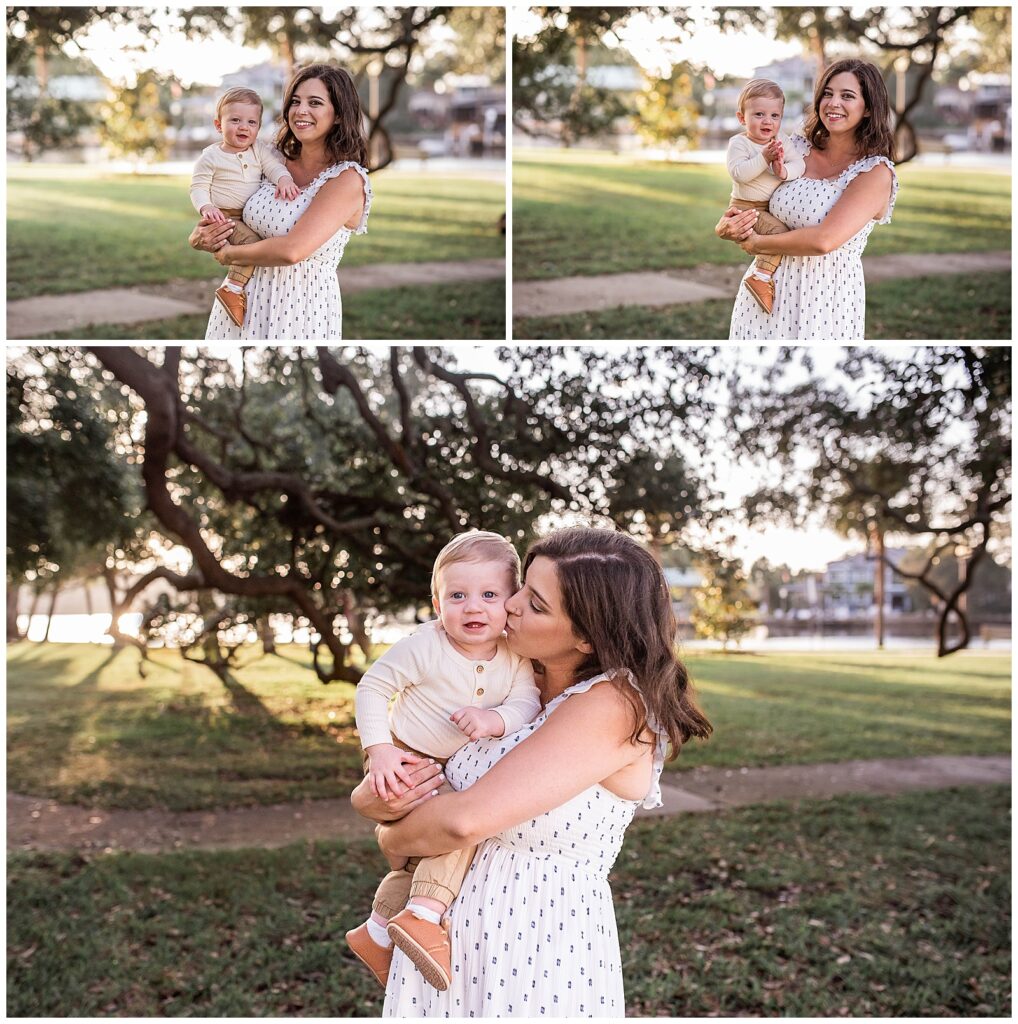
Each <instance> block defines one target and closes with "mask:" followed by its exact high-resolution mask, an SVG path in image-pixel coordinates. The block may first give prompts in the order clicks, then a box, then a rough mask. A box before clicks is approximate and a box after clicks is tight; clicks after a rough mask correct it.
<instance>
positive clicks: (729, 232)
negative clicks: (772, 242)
mask: <svg viewBox="0 0 1018 1024" xmlns="http://www.w3.org/2000/svg"><path fill="white" fill-rule="evenodd" d="M757 216H758V213H757V211H756V210H736V209H735V208H734V207H729V208H728V209H727V210H725V212H724V213H723V214H721V220H719V221H718V222H717V224H716V225H715V226H714V234H715V235H717V236H718V238H723V239H724V240H725V241H726V242H738V243H740V244H741V243H742V242H744V241H745V240H746V239H747V238H749V236H750V235H751V234H752V233H753V225H754V224H755V223H756V218H757Z"/></svg>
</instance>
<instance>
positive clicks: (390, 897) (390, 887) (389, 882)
mask: <svg viewBox="0 0 1018 1024" xmlns="http://www.w3.org/2000/svg"><path fill="white" fill-rule="evenodd" d="M392 742H393V744H394V745H395V746H397V747H399V748H400V750H408V751H410V753H411V754H420V755H421V757H431V755H430V754H421V751H419V750H414V749H413V747H408V746H407V745H406V744H405V743H401V742H400V741H399V740H398V739H396V737H395V736H393V738H392ZM435 760H436V761H437V762H438V763H439V764H440V765H442V766H443V767H445V762H446V760H447V758H446V759H443V758H441V757H436V758H435ZM364 765H365V768H366V767H367V757H365V758H364ZM476 849H477V847H476V846H471V847H469V848H468V849H465V850H454V851H453V852H452V853H443V854H441V855H440V856H438V857H411V858H410V860H408V861H407V862H406V865H405V866H404V867H402V868H400V869H399V870H398V871H390V872H389V873H388V874H387V875H386V876H385V878H383V879H382V881H381V882H379V884H378V888H377V889H376V890H375V899H374V901H373V902H372V904H371V909H372V910H373V911H374V912H375V913H376V914H378V915H379V916H380V917H384V918H385V919H386V921H389V920H391V919H392V918H394V917H395V916H396V915H397V914H398V913H399V912H400V911H401V910H402V909H403V908H404V907H405V906H406V905H407V902H408V901H409V900H411V899H412V898H413V897H414V896H428V897H431V899H435V900H441V902H442V903H444V904H445V905H446V906H448V905H449V904H450V903H452V901H453V900H454V899H455V898H456V896H457V895H458V894H459V891H460V887H461V886H462V885H463V879H464V878H465V877H466V874H467V868H469V867H470V862H471V861H472V860H473V859H474V851H475V850H476Z"/></svg>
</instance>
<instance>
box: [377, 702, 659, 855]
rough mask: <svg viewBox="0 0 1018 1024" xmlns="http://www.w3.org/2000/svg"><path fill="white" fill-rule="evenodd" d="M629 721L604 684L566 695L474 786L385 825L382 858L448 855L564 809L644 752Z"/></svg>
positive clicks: (381, 833)
mask: <svg viewBox="0 0 1018 1024" xmlns="http://www.w3.org/2000/svg"><path fill="white" fill-rule="evenodd" d="M631 715H632V712H631V710H630V706H629V703H628V702H627V701H626V700H625V698H624V697H623V696H622V694H620V693H619V692H618V690H616V689H615V687H613V686H611V685H608V684H599V685H597V686H594V687H592V688H591V689H590V690H589V691H587V692H586V693H582V694H577V695H576V696H574V697H570V698H569V699H568V700H567V701H565V702H564V703H563V704H562V705H561V706H560V707H558V708H556V709H555V710H554V711H553V712H552V714H551V715H550V716H549V718H548V720H547V721H546V722H545V723H544V724H543V725H542V726H541V727H540V728H539V729H537V730H535V732H534V733H533V735H531V736H529V737H528V738H527V739H525V740H524V741H523V742H522V743H520V745H519V746H518V747H516V749H515V750H512V751H510V752H509V753H508V754H506V756H505V757H504V758H502V760H501V761H499V762H498V763H497V764H496V765H495V766H494V767H493V768H492V769H491V771H489V772H488V773H487V774H486V775H484V776H482V777H481V778H480V779H478V780H477V782H475V783H474V784H473V785H472V786H470V787H469V788H467V789H464V790H463V791H461V792H459V793H448V794H444V795H440V796H438V797H436V798H435V799H433V800H428V801H427V802H426V803H425V804H424V806H422V807H418V809H417V810H415V811H414V812H413V814H410V815H408V816H407V817H406V818H403V819H402V820H401V821H399V822H397V823H396V824H394V825H383V826H382V828H381V829H380V830H379V839H378V841H379V843H380V844H381V847H382V850H383V852H384V853H385V854H386V855H387V856H393V857H401V856H421V857H427V856H433V855H435V854H439V853H448V852H450V851H451V850H458V849H461V848H462V847H465V846H471V845H473V844H474V843H478V842H480V841H481V840H482V839H487V838H488V837H489V836H493V835H495V834H496V833H497V832H501V831H502V830H503V829H505V828H508V827H509V826H511V825H516V824H518V823H519V822H521V821H527V820H528V819H529V818H534V817H536V816H537V815H539V814H544V813H545V812H546V811H550V810H551V809H552V808H553V807H558V806H560V805H561V804H564V803H565V802H566V801H567V800H570V799H571V798H572V797H574V796H576V795H577V794H578V793H582V792H583V791H584V790H585V789H587V788H589V787H590V786H593V785H594V784H595V783H598V782H601V781H603V780H604V779H606V778H608V777H609V776H611V775H613V774H615V773H616V772H617V771H619V770H620V769H622V768H624V767H625V766H626V765H628V764H632V763H633V762H634V761H635V760H637V759H638V758H639V757H640V756H641V755H642V754H644V753H645V752H646V748H645V747H642V746H639V747H638V746H636V745H634V744H632V743H630V741H629V736H630V732H631V728H632V727H631V722H632V717H631Z"/></svg>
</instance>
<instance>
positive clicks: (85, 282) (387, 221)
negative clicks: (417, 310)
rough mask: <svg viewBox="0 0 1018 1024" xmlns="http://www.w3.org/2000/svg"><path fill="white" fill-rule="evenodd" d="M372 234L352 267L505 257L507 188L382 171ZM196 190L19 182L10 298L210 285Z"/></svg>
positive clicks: (10, 179)
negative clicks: (200, 245) (194, 244)
mask: <svg viewBox="0 0 1018 1024" xmlns="http://www.w3.org/2000/svg"><path fill="white" fill-rule="evenodd" d="M372 184H373V187H374V190H375V199H374V203H373V205H372V211H371V220H370V224H369V229H368V234H367V235H364V236H357V237H355V238H352V239H351V240H350V244H349V245H348V247H347V251H346V253H345V254H344V256H343V262H344V265H346V266H362V265H366V264H372V263H383V262H384V263H404V262H421V261H430V260H472V259H480V258H489V257H500V256H503V255H504V254H505V239H504V237H503V236H502V234H501V232H500V230H499V227H498V218H499V217H500V216H501V214H502V212H503V210H504V209H505V201H506V199H505V188H504V187H503V185H502V184H501V183H499V182H493V181H484V180H479V179H474V178H469V177H454V176H448V177H443V176H442V175H438V174H422V175H420V176H411V175H405V174H396V173H392V174H389V173H386V172H385V171H382V172H380V173H379V174H378V175H376V176H374V177H373V178H372ZM187 192H188V179H187V178H186V177H184V176H173V175H165V176H160V175H130V174H104V173H101V172H95V171H92V170H90V169H86V168H67V167H25V166H18V167H14V168H9V169H8V174H7V297H8V299H17V298H24V297H27V296H31V295H50V294H58V293H62V292H76V291H87V290H89V289H93V288H109V287H114V286H118V287H121V286H127V285H139V284H153V283H159V282H163V281H167V280H170V279H173V278H207V277H210V276H212V275H213V274H214V272H215V271H216V270H217V267H216V264H215V262H214V261H213V260H212V258H211V256H208V255H207V254H204V253H196V252H194V251H193V250H192V249H190V248H189V247H188V245H187V236H188V234H189V232H190V230H191V228H192V227H193V226H194V223H195V220H196V217H195V213H194V210H193V208H192V207H191V203H190V200H189V199H188V194H187Z"/></svg>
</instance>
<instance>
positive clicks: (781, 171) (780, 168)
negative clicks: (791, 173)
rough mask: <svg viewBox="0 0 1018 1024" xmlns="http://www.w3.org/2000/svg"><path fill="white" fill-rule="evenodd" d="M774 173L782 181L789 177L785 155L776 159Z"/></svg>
mask: <svg viewBox="0 0 1018 1024" xmlns="http://www.w3.org/2000/svg"><path fill="white" fill-rule="evenodd" d="M774 173H775V174H776V175H777V176H778V177H779V178H780V179H781V180H782V181H784V180H785V179H786V178H787V177H788V174H787V172H786V171H785V158H784V156H779V157H778V158H777V160H775V161H774Z"/></svg>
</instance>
